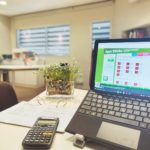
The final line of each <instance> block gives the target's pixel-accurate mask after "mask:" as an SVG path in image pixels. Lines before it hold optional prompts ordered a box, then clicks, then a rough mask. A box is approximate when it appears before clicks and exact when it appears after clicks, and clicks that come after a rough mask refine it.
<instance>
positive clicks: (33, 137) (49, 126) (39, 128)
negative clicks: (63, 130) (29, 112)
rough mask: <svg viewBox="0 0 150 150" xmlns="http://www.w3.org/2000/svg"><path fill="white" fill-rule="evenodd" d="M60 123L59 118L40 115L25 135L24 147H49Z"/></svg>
mask: <svg viewBox="0 0 150 150" xmlns="http://www.w3.org/2000/svg"><path fill="white" fill-rule="evenodd" d="M58 123H59V119H58V118H48V117H40V118H38V119H37V120H36V122H35V124H34V125H33V127H32V128H31V129H30V130H29V132H28V133H27V135H26V136H25V138H24V140H23V142H22V146H23V148H24V149H49V148H50V146H51V144H52V141H53V138H54V135H55V133H56V129H57V126H58Z"/></svg>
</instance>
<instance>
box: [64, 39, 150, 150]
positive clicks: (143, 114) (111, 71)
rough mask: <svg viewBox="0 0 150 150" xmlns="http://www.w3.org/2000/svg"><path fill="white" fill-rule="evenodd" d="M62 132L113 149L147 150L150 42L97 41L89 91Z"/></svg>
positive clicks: (149, 144)
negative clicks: (79, 135)
mask: <svg viewBox="0 0 150 150" xmlns="http://www.w3.org/2000/svg"><path fill="white" fill-rule="evenodd" d="M66 131H67V132H69V133H73V134H76V133H77V134H81V135H84V137H85V138H86V139H88V140H91V141H94V142H98V143H102V144H104V145H106V146H108V147H109V148H110V149H111V150H112V149H115V150H121V149H132V150H150V39H147V38H145V39H109V40H96V42H95V46H94V50H93V55H92V69H91V79H90V90H89V91H88V93H87V95H86V96H85V98H84V100H83V101H82V103H81V104H80V106H79V108H78V110H77V112H76V113H75V115H74V117H73V118H72V120H71V122H70V123H69V125H68V126H67V128H66Z"/></svg>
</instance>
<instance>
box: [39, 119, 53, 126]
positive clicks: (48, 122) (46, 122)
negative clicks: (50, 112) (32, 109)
mask: <svg viewBox="0 0 150 150" xmlns="http://www.w3.org/2000/svg"><path fill="white" fill-rule="evenodd" d="M55 123H56V121H55V120H48V119H41V120H38V124H39V125H53V124H55Z"/></svg>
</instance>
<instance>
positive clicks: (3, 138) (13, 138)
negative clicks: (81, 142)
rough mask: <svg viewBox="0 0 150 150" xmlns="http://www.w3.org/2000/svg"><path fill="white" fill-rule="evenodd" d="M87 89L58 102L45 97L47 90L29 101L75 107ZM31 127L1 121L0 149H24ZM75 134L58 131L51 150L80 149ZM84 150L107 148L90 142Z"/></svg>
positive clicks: (76, 91) (77, 90) (76, 90)
mask: <svg viewBox="0 0 150 150" xmlns="http://www.w3.org/2000/svg"><path fill="white" fill-rule="evenodd" d="M86 93H87V91H86V90H79V89H75V91H74V98H72V99H67V100H66V101H67V103H66V102H65V99H64V100H63V102H58V100H57V99H55V100H54V99H53V100H50V99H49V98H45V92H43V93H41V94H40V95H38V96H37V97H35V98H34V99H33V100H31V101H30V102H29V103H39V102H40V104H42V105H49V104H50V105H57V106H58V107H73V106H75V105H76V106H78V105H79V104H80V103H81V101H82V100H83V98H84V96H85V95H86ZM41 98H42V99H41ZM39 100H40V101H39ZM29 129H30V128H27V127H21V126H17V125H10V124H4V123H0V150H23V148H22V145H21V144H22V140H23V138H24V137H25V135H26V134H27V132H28V130H29ZM73 139H74V136H73V135H72V134H69V133H56V135H55V138H54V140H53V144H52V147H51V150H80V148H78V147H75V146H73ZM83 150H106V149H105V148H104V147H102V146H100V145H98V144H95V143H94V144H93V143H92V144H88V146H86V147H84V148H83Z"/></svg>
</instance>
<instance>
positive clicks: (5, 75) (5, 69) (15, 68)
mask: <svg viewBox="0 0 150 150" xmlns="http://www.w3.org/2000/svg"><path fill="white" fill-rule="evenodd" d="M42 67H45V66H44V65H32V66H28V65H0V72H1V75H2V76H3V81H8V82H9V81H10V80H9V72H10V71H11V72H12V85H13V86H15V71H27V70H39V69H40V68H42Z"/></svg>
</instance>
